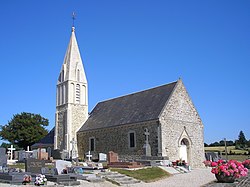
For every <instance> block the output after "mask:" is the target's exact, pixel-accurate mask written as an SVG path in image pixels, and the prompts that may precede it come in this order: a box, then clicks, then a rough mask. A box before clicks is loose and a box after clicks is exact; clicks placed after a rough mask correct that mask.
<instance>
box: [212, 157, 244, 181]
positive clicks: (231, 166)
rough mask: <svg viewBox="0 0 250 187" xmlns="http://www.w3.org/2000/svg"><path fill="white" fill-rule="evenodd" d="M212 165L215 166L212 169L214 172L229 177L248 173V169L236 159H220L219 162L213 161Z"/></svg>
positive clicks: (237, 176)
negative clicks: (226, 160)
mask: <svg viewBox="0 0 250 187" xmlns="http://www.w3.org/2000/svg"><path fill="white" fill-rule="evenodd" d="M211 167H213V168H212V170H211V172H212V173H214V174H216V175H224V176H228V177H229V176H231V177H235V178H240V177H243V176H246V175H247V173H248V169H247V168H245V167H244V165H243V164H242V163H241V162H238V161H236V160H229V161H228V162H225V161H223V160H218V161H217V162H212V163H211Z"/></svg>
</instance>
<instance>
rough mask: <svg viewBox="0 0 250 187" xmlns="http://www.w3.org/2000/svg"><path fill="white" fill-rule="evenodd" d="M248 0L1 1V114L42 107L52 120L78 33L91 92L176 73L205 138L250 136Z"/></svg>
mask: <svg viewBox="0 0 250 187" xmlns="http://www.w3.org/2000/svg"><path fill="white" fill-rule="evenodd" d="M249 10H250V1H247V0H245V1H244V0H242V1H230V0H226V1H218V0H210V1H200V0H199V1H198V0H197V1H178V0H177V1H167V0H158V1H152V0H136V1H135V0H126V1H125V0H123V1H122V0H119V1H118V0H106V1H101V0H99V1H97V0H85V1H76V0H70V1H66V0H64V1H62V0H60V1H59V0H53V1H51V0H43V1H33V0H25V1H18V0H12V1H0V23H1V29H0V41H1V42H0V51H1V52H0V53H1V59H0V60H1V62H0V69H1V73H0V80H1V89H0V103H1V105H0V124H1V125H4V124H7V122H8V120H10V119H11V118H12V116H13V114H17V113H21V112H31V113H39V114H41V115H42V116H44V117H46V118H48V119H49V121H50V125H49V128H48V129H51V128H52V127H53V126H54V113H55V103H56V101H55V98H56V81H57V78H58V75H59V71H60V68H61V65H62V63H63V58H64V54H65V51H66V48H67V45H68V42H69V38H70V34H71V26H72V19H71V14H72V12H73V11H75V12H76V14H77V18H76V21H75V27H76V36H77V40H78V44H79V47H80V50H81V55H82V59H83V63H84V67H85V72H86V74H87V79H88V83H89V110H92V109H93V107H94V106H95V105H96V104H97V102H99V101H102V100H106V99H109V98H114V97H117V96H120V95H125V94H129V93H131V92H137V91H141V90H144V89H148V88H151V87H155V86H158V85H162V84H166V83H169V82H172V81H175V80H177V79H178V78H179V77H181V78H182V80H183V82H184V84H185V86H186V88H187V90H188V92H189V95H190V96H191V98H192V100H193V102H194V104H195V106H196V108H197V110H198V112H199V114H200V116H201V119H202V121H203V124H204V127H205V128H204V134H205V142H207V143H211V142H214V141H218V140H221V139H223V138H227V139H231V140H234V139H236V138H237V137H238V134H239V131H240V130H243V132H244V133H245V136H246V138H247V139H250V110H249V106H250V99H249V97H250V83H249V82H250V76H249V75H250V34H249V33H250V21H249V20H250V11H249Z"/></svg>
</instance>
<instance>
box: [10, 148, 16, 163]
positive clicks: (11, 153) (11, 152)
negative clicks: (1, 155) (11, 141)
mask: <svg viewBox="0 0 250 187" xmlns="http://www.w3.org/2000/svg"><path fill="white" fill-rule="evenodd" d="M8 150H9V151H10V160H12V158H13V151H15V150H16V149H15V148H14V147H13V145H11V146H10V148H8Z"/></svg>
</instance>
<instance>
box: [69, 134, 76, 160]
mask: <svg viewBox="0 0 250 187" xmlns="http://www.w3.org/2000/svg"><path fill="white" fill-rule="evenodd" d="M70 143H71V144H72V149H71V158H72V159H74V158H77V150H76V147H75V145H76V143H77V142H76V141H75V139H74V138H73V139H72V140H71V141H70Z"/></svg>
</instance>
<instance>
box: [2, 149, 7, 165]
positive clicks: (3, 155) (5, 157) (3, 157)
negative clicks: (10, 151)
mask: <svg viewBox="0 0 250 187" xmlns="http://www.w3.org/2000/svg"><path fill="white" fill-rule="evenodd" d="M0 166H2V167H5V166H7V156H6V149H5V148H3V147H0Z"/></svg>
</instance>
